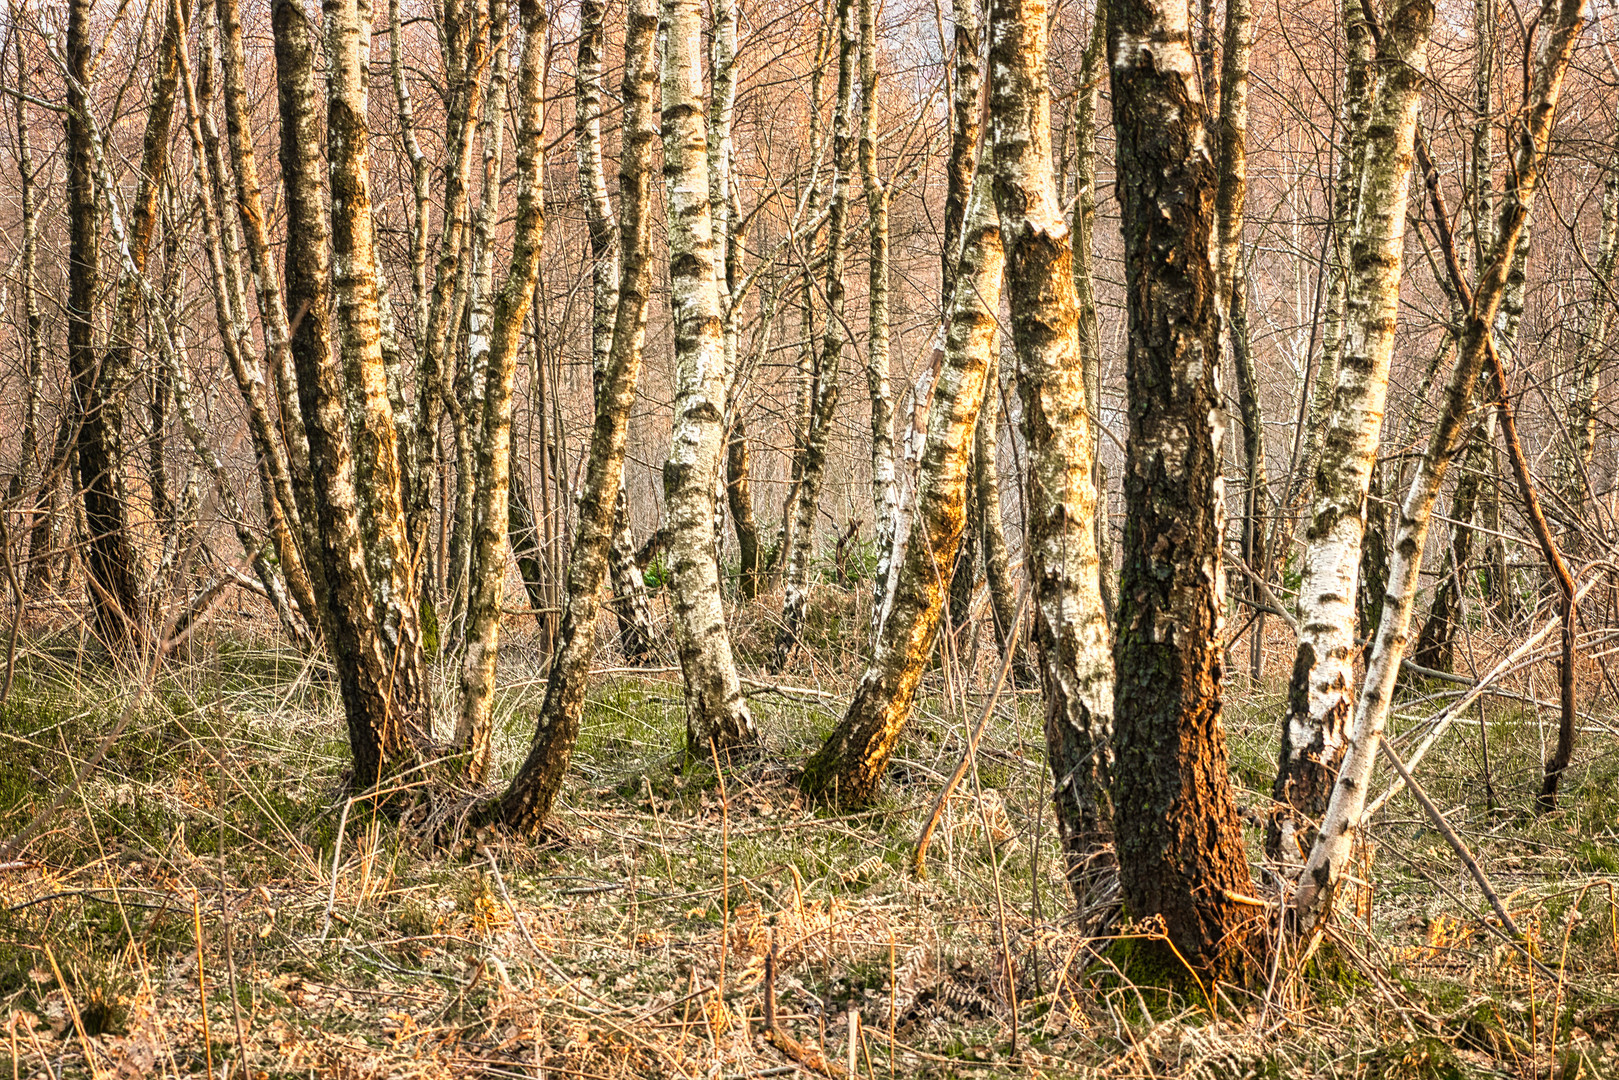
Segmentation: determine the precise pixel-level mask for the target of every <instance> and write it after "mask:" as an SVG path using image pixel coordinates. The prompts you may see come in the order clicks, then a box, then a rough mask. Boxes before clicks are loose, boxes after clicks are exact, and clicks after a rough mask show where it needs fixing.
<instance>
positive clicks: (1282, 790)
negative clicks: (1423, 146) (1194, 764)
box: [1265, 0, 1433, 866]
mask: <svg viewBox="0 0 1619 1080" xmlns="http://www.w3.org/2000/svg"><path fill="white" fill-rule="evenodd" d="M1432 20H1433V7H1432V3H1431V0H1405V2H1404V3H1402V4H1401V5H1400V6H1399V7H1397V8H1395V9H1394V10H1393V12H1392V13H1391V19H1390V23H1391V25H1392V26H1395V27H1397V28H1398V32H1397V33H1394V34H1391V35H1389V36H1388V37H1385V38H1384V39H1383V40H1382V42H1381V44H1380V46H1379V48H1378V49H1377V54H1376V57H1375V59H1374V60H1373V67H1372V74H1371V78H1372V82H1373V91H1372V97H1371V101H1370V102H1369V104H1368V107H1367V119H1366V126H1365V133H1366V144H1365V146H1364V147H1362V148H1361V149H1360V150H1359V152H1358V154H1357V156H1358V157H1359V158H1360V159H1361V162H1362V164H1361V175H1360V177H1359V180H1358V183H1357V192H1358V194H1357V196H1356V199H1357V206H1358V207H1359V209H1358V212H1357V213H1356V216H1355V221H1354V226H1353V228H1352V229H1351V232H1350V235H1349V238H1348V242H1349V253H1348V266H1349V270H1348V277H1347V285H1346V290H1347V291H1346V296H1347V299H1346V301H1345V311H1346V315H1345V320H1344V338H1343V352H1342V357H1341V359H1340V362H1339V364H1338V377H1337V384H1336V386H1335V388H1334V392H1333V399H1332V410H1331V413H1330V414H1329V416H1328V418H1327V427H1326V429H1325V431H1324V432H1323V434H1322V444H1321V453H1320V457H1319V459H1318V464H1317V466H1316V476H1315V500H1314V504H1313V506H1312V507H1311V512H1310V525H1309V529H1308V531H1307V534H1306V535H1307V542H1306V547H1305V552H1304V577H1303V580H1302V582H1301V583H1300V585H1299V602H1298V622H1299V631H1298V651H1297V654H1296V656H1295V658H1294V662H1293V674H1292V681H1291V683H1290V685H1289V691H1288V709H1287V714H1286V716H1285V717H1284V718H1283V721H1282V747H1281V754H1280V760H1279V762H1278V764H1277V770H1276V780H1275V783H1274V785H1273V787H1272V791H1271V797H1272V810H1271V820H1270V823H1269V825H1268V826H1267V828H1266V841H1265V846H1266V850H1267V852H1268V853H1269V854H1270V856H1271V857H1272V858H1278V859H1282V860H1284V861H1285V862H1287V863H1290V864H1293V865H1295V866H1296V865H1297V864H1298V862H1299V861H1300V860H1301V859H1302V858H1303V857H1304V855H1305V853H1306V852H1307V851H1308V850H1309V847H1310V844H1311V843H1312V842H1313V840H1314V837H1313V835H1312V834H1311V832H1310V826H1309V823H1310V822H1314V821H1319V820H1320V818H1321V814H1322V813H1323V812H1324V811H1325V810H1326V808H1327V799H1328V797H1329V796H1330V794H1331V791H1332V783H1333V777H1334V776H1336V775H1337V772H1338V763H1339V761H1340V760H1341V759H1342V756H1343V752H1344V737H1345V730H1346V728H1347V726H1348V723H1349V717H1350V711H1351V708H1352V707H1353V702H1354V689H1353V680H1354V676H1355V673H1354V665H1355V659H1356V656H1355V652H1356V650H1355V636H1356V634H1355V630H1356V608H1357V605H1356V597H1357V588H1356V586H1357V582H1358V581H1359V577H1360V568H1361V554H1362V540H1363V539H1364V538H1365V533H1366V517H1367V514H1366V509H1367V505H1366V504H1367V493H1368V491H1369V490H1370V486H1371V481H1372V468H1373V464H1374V462H1375V460H1376V457H1377V446H1378V439H1379V436H1380V434H1381V431H1382V425H1383V406H1384V400H1385V398H1386V396H1387V394H1388V380H1389V361H1390V358H1391V357H1392V355H1393V350H1394V331H1395V327H1396V323H1397V318H1398V309H1399V295H1400V272H1401V264H1402V263H1401V256H1402V253H1403V248H1404V243H1405V221H1406V203H1407V194H1408V192H1409V190H1410V177H1411V158H1412V143H1413V140H1414V138H1415V135H1416V124H1417V106H1418V104H1419V101H1420V97H1421V90H1422V85H1423V73H1424V71H1425V70H1426V64H1427V53H1428V35H1429V31H1430V28H1431V25H1432ZM1362 22H1364V20H1362ZM1357 32H1359V31H1357ZM1380 597H1381V594H1379V598H1380Z"/></svg>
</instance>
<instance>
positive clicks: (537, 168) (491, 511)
mask: <svg viewBox="0 0 1619 1080" xmlns="http://www.w3.org/2000/svg"><path fill="white" fill-rule="evenodd" d="M491 7H492V9H493V10H497V11H501V12H502V13H504V4H502V3H500V2H498V0H497V3H495V4H493V5H491ZM519 10H520V12H521V18H522V24H523V51H522V59H521V60H520V61H519V64H518V73H517V109H516V115H515V117H514V119H515V120H516V126H517V222H516V227H515V232H514V235H513V238H512V255H511V263H510V265H509V266H508V268H507V271H506V280H505V282H504V284H502V286H501V289H500V294H499V296H498V297H496V298H495V300H494V303H493V304H492V310H491V312H490V317H491V320H492V322H491V325H490V327H489V336H488V340H487V344H486V346H485V355H486V357H487V360H486V364H487V366H486V368H485V379H484V386H483V394H482V402H481V404H482V405H483V418H482V424H481V425H480V426H481V428H482V438H481V439H480V440H479V445H478V492H477V505H476V509H475V512H474V515H473V519H474V522H475V524H474V527H473V557H472V564H473V581H472V585H471V588H470V590H469V592H470V597H469V602H468V605H467V607H468V611H467V637H466V653H465V655H464V657H463V659H462V664H461V711H460V714H459V716H458V718H457V721H456V735H455V744H456V747H457V749H459V750H460V751H462V752H463V753H465V754H466V755H467V763H466V769H467V775H468V777H469V778H470V779H471V780H472V781H473V782H474V783H479V782H481V781H483V780H484V779H485V777H486V776H487V775H488V772H489V755H490V742H491V733H492V720H493V704H494V703H493V697H494V691H495V670H496V663H497V661H498V659H499V656H500V629H501V625H500V624H501V611H500V608H501V597H502V595H503V593H504V592H505V589H504V586H505V583H506V544H507V541H506V536H507V531H508V520H509V519H508V496H509V493H510V483H511V460H512V457H511V431H512V388H513V384H514V382H515V378H516V373H517V354H518V350H519V348H520V346H521V344H522V333H523V324H524V321H525V320H526V319H527V318H528V310H529V304H530V303H531V302H532V301H533V297H534V282H535V280H536V279H537V278H538V276H539V269H540V240H541V236H542V234H543V231H544V228H545V218H544V214H545V190H544V178H545V98H544V93H543V88H544V85H545V45H546V40H545V38H546V24H547V20H546V14H545V6H544V4H543V2H542V0H519ZM498 32H499V41H498V44H497V45H496V47H495V63H496V65H497V66H499V65H500V64H502V59H501V53H503V52H504V48H503V46H504V38H505V37H506V29H505V26H504V25H503V24H502V25H501V26H500V27H499V31H498ZM491 83H493V84H495V85H493V86H492V87H491V90H490V93H489V95H488V98H487V99H486V101H487V102H489V103H491V107H493V104H492V103H495V102H499V103H501V104H503V103H504V101H505V87H504V85H503V84H504V77H503V76H500V75H496V76H495V77H494V78H492V79H491ZM500 124H501V118H500V117H499V116H498V115H497V117H496V119H495V126H496V127H499V126H500ZM488 137H489V136H488V135H486V138H488ZM487 153H489V152H488V151H487V150H486V154H487ZM493 157H494V158H495V160H496V161H497V162H498V160H499V149H498V141H497V146H496V149H495V151H494V153H493ZM486 160H487V158H486ZM498 179H499V170H498V167H497V168H496V169H495V172H494V175H493V177H490V176H488V175H486V177H485V181H486V183H487V182H495V183H497V184H498ZM486 199H487V195H486ZM485 242H486V243H487V242H488V239H487V236H486V237H485ZM486 287H492V284H491V285H490V286H486Z"/></svg>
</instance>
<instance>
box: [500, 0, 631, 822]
mask: <svg viewBox="0 0 1619 1080" xmlns="http://www.w3.org/2000/svg"><path fill="white" fill-rule="evenodd" d="M627 19H628V27H627V29H626V31H625V35H624V39H625V40H624V82H623V95H624V145H623V149H622V150H621V152H620V155H619V181H618V183H619V221H618V233H619V236H618V238H617V240H616V241H615V245H616V246H617V248H618V250H619V252H620V258H621V262H622V266H621V268H620V274H619V279H618V281H616V282H615V283H614V284H613V292H614V296H615V298H616V305H615V306H616V309H617V310H616V313H615V318H614V325H613V329H612V341H611V347H610V349H609V351H608V355H607V357H606V359H605V361H604V363H603V364H602V368H601V371H600V372H599V377H598V379H597V386H596V420H595V426H594V428H593V429H592V431H591V442H590V456H589V458H588V460H587V462H586V465H585V476H584V487H583V490H582V491H581V494H580V499H579V527H578V529H577V531H576V532H575V533H574V542H573V550H572V552H571V554H570V557H569V559H568V598H567V606H566V608H565V610H564V612H563V616H562V625H561V629H560V631H559V634H558V637H557V648H556V653H555V655H554V657H553V658H552V661H551V672H550V675H549V677H548V678H547V680H546V685H545V700H544V703H543V704H542V705H541V706H540V715H539V722H538V725H537V727H536V730H535V733H534V742H533V744H532V745H531V746H530V748H529V752H528V757H527V759H526V760H525V761H524V762H523V765H522V768H521V769H519V770H518V773H517V776H516V778H514V779H513V780H512V784H511V787H510V788H508V789H507V791H506V795H505V798H504V799H502V801H501V804H500V810H499V813H500V816H501V818H502V820H504V821H505V822H506V824H507V825H509V826H510V827H512V828H514V829H516V830H518V831H519V832H523V833H532V832H534V831H535V830H537V829H539V828H540V827H541V826H542V825H543V824H544V822H545V819H546V818H547V817H548V816H549V815H550V813H551V809H552V807H553V806H554V805H555V803H556V797H557V793H558V792H559V791H561V790H562V781H563V778H564V777H565V776H566V775H567V770H568V760H569V758H570V756H571V755H572V753H573V748H574V744H575V743H576V742H577V741H578V739H579V720H580V716H581V714H582V713H583V711H584V703H585V690H586V689H587V688H588V686H589V683H590V661H591V657H592V655H593V654H594V651H595V633H596V615H597V612H598V611H599V610H600V608H599V605H600V600H601V595H602V588H603V585H604V584H605V583H606V581H607V578H608V565H607V563H608V559H609V557H610V550H611V547H612V544H613V543H614V526H615V518H616V517H617V512H616V511H617V507H618V506H619V505H620V504H618V503H617V502H616V500H615V499H614V497H613V493H614V492H617V491H621V490H622V480H623V472H624V440H625V432H626V430H627V429H628V425H629V415H630V409H631V407H632V406H633V404H634V401H635V384H636V380H637V378H638V377H639V375H640V368H641V345H642V341H643V338H644V337H645V333H646V309H647V295H648V291H649V287H650V283H651V265H650V264H651V244H650V236H651V225H652V222H651V218H650V213H649V212H650V209H651V191H652V179H653V148H654V145H655V143H656V141H657V137H658V129H657V119H656V113H655V111H654V104H653V97H652V95H653V91H654V89H655V88H656V86H657V77H658V70H657V61H656V58H655V39H656V36H657V28H658V6H657V3H656V0H632V3H631V4H630V8H629V12H628V15H627Z"/></svg>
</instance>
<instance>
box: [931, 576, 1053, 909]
mask: <svg viewBox="0 0 1619 1080" xmlns="http://www.w3.org/2000/svg"><path fill="white" fill-rule="evenodd" d="M1028 599H1029V594H1028V589H1027V588H1026V586H1025V585H1024V584H1022V583H1021V582H1020V583H1019V584H1018V603H1017V611H1016V613H1015V614H1014V615H1013V616H1012V625H1011V627H1010V628H1009V630H1008V632H1007V635H1006V636H1007V640H1008V641H1015V640H1016V639H1017V628H1018V626H1019V625H1021V624H1022V622H1023V613H1024V610H1025V609H1026V607H1027V606H1028ZM1016 655H1017V650H1016V649H1007V650H1006V655H1005V656H1003V657H1002V658H1001V666H1000V670H999V671H997V672H996V673H995V685H994V686H993V687H992V688H991V689H990V692H989V697H988V698H986V699H985V701H984V708H983V711H982V712H980V713H979V714H978V723H977V725H976V726H975V727H974V728H973V732H972V737H971V738H970V739H969V740H968V741H967V748H966V749H965V750H963V751H962V753H961V761H960V762H959V763H958V764H957V765H956V771H955V772H953V773H951V774H950V779H948V780H946V781H945V782H944V788H943V789H942V790H940V792H939V799H938V801H937V802H935V803H934V804H933V812H932V813H930V814H929V815H928V820H927V824H925V825H923V826H922V832H921V834H920V835H918V836H917V838H916V848H915V850H914V851H912V853H911V872H912V873H914V874H916V876H917V877H926V876H927V857H928V844H929V843H930V842H931V841H932V840H933V831H934V830H935V829H937V828H938V827H939V818H940V817H941V816H943V814H944V807H945V804H946V803H948V802H949V801H950V796H951V795H953V794H954V793H955V790H956V787H957V785H959V784H960V783H961V778H962V777H964V776H966V775H967V768H968V766H969V765H970V764H971V763H972V759H973V755H974V753H975V752H976V751H977V750H978V740H979V739H980V738H982V737H983V734H984V727H985V726H986V725H987V724H988V723H989V717H990V714H991V713H993V712H994V711H995V702H996V701H997V700H998V699H999V698H1000V694H1001V687H1003V686H1005V685H1006V676H1007V674H1008V673H1009V672H1010V671H1011V670H1012V660H1013V658H1014V657H1015V656H1016ZM985 836H986V837H987V836H988V827H987V826H986V828H985Z"/></svg>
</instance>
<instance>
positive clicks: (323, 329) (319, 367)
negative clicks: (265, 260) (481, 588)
mask: <svg viewBox="0 0 1619 1080" xmlns="http://www.w3.org/2000/svg"><path fill="white" fill-rule="evenodd" d="M349 3H350V5H351V7H350V11H351V12H352V10H353V9H352V3H353V0H349ZM333 16H334V21H336V22H337V23H339V25H341V24H343V23H345V22H346V23H347V31H348V32H347V34H346V35H342V36H340V38H339V40H337V41H336V42H334V45H335V49H334V51H335V53H336V54H337V55H335V56H334V57H333V59H334V60H337V61H339V62H340V63H341V66H343V68H344V73H343V75H340V76H339V77H338V84H337V87H336V89H337V90H338V91H339V92H342V91H347V94H348V100H347V102H346V103H344V102H342V101H341V100H340V103H339V106H338V107H339V109H342V107H343V104H347V105H348V106H349V107H350V108H352V107H353V105H355V104H357V102H356V100H355V99H356V97H358V96H359V94H360V93H361V92H362V91H361V90H360V88H359V87H358V86H357V85H356V83H357V75H358V67H359V63H358V61H359V53H358V36H359V35H358V33H357V29H356V27H355V22H356V21H357V20H356V19H355V18H354V16H353V15H352V14H350V15H348V17H347V18H346V19H345V18H344V17H343V16H344V13H342V12H341V11H335V12H333ZM272 27H273V31H274V36H275V53H276V82H277V88H278V90H279V94H278V100H279V102H280V112H281V150H280V157H281V178H282V185H283V195H284V199H285V203H286V215H287V244H286V273H285V282H286V284H285V291H286V309H287V311H289V312H291V313H294V314H295V316H296V317H295V318H290V319H289V328H290V330H291V334H290V339H289V350H290V354H291V357H292V362H293V366H294V369H295V372H296V382H297V389H298V403H299V407H300V411H301V415H302V417H303V422H304V427H305V430H306V433H307V437H308V440H309V457H310V464H311V470H310V471H311V475H312V478H313V484H314V488H315V492H316V496H317V497H316V500H315V505H316V512H317V515H318V529H317V534H318V536H319V540H320V549H319V558H320V561H321V567H322V571H323V577H324V580H325V582H326V595H325V598H324V603H323V604H322V606H321V618H322V622H323V628H324V631H325V637H326V641H327V645H328V648H329V649H330V650H331V656H332V661H333V664H334V666H335V667H336V669H337V676H338V685H339V689H340V690H341V693H342V698H343V708H344V713H345V715H346V718H347V721H348V729H349V746H350V749H351V751H352V753H353V757H354V777H353V782H354V785H355V787H357V788H359V789H361V790H364V789H366V788H369V787H371V786H372V785H374V784H377V783H379V782H381V781H382V780H383V779H385V778H386V777H388V776H391V775H393V774H394V773H395V772H397V771H398V770H400V769H401V768H404V767H406V766H408V764H409V763H410V762H411V761H412V760H413V757H414V750H415V747H414V745H413V742H414V739H413V737H412V736H413V735H414V736H418V737H419V736H421V735H422V734H423V731H422V729H423V728H424V727H425V721H426V714H425V704H426V703H425V700H424V699H423V698H422V697H420V696H419V695H420V690H421V687H420V684H419V683H416V684H412V683H411V682H410V681H409V680H408V679H406V680H399V679H397V678H396V677H395V676H396V671H395V667H396V664H397V663H398V662H399V658H400V656H401V654H402V649H401V646H402V645H404V642H400V641H390V640H389V639H388V637H387V636H386V635H385V633H384V630H383V627H382V625H381V622H382V618H383V615H382V613H381V612H379V611H378V610H377V606H376V599H375V595H374V593H373V591H372V588H371V581H370V574H369V566H368V565H367V560H366V547H367V545H368V544H369V543H370V540H371V539H372V538H371V536H370V535H368V533H369V529H367V528H366V527H365V526H364V525H363V524H362V519H361V494H360V492H359V490H358V483H359V481H358V478H357V471H356V466H355V463H354V460H353V459H354V455H355V452H356V451H355V445H354V442H353V441H352V438H351V433H350V431H349V425H348V414H347V402H346V400H345V392H344V390H345V388H344V380H345V375H346V373H345V372H344V371H343V369H342V368H341V367H340V366H339V365H338V363H337V360H336V358H335V355H334V351H333V348H332V330H333V326H332V323H333V312H332V308H331V304H330V300H329V296H330V293H331V290H330V283H331V277H332V267H331V263H332V252H331V224H330V222H329V221H328V218H327V213H326V206H325V190H324V189H325V184H324V183H323V182H322V177H321V171H320V160H321V155H320V141H319V116H318V113H317V108H316V106H317V102H318V101H319V97H318V91H317V89H316V83H315V75H314V72H315V56H314V48H313V45H312V41H311V35H310V33H309V21H308V19H307V17H306V16H305V14H304V12H303V10H302V8H301V6H300V5H299V4H298V3H297V0H277V2H276V4H275V5H274V7H273V8H272ZM361 115H363V114H360V113H354V112H349V113H348V114H347V115H343V116H339V117H338V126H339V129H340V132H339V134H338V136H337V138H338V156H336V157H334V168H340V169H342V170H343V172H344V173H345V175H344V180H345V181H346V182H347V183H348V185H349V190H348V192H347V194H348V196H349V198H350V199H351V200H352V199H353V198H354V196H355V194H356V192H355V191H354V185H355V184H356V182H357V179H358V178H357V177H356V175H355V173H356V170H355V168H354V162H353V161H352V160H347V161H342V162H341V164H336V162H337V161H339V160H340V159H341V157H342V156H343V155H344V154H345V153H347V154H352V153H354V152H355V149H356V148H355V147H354V146H353V144H352V142H349V143H348V145H347V146H345V145H344V140H345V136H346V137H347V138H348V139H352V138H353V137H354V136H355V134H356V133H355V131H354V130H353V129H354V125H355V123H356V122H358V121H359V120H360V117H361ZM345 121H347V125H346V128H345ZM362 130H363V129H362ZM334 205H335V206H336V207H337V212H338V213H352V212H353V211H354V209H355V208H354V207H353V206H352V204H351V203H345V202H344V201H337V200H334ZM366 205H367V207H368V203H367V204H366ZM354 227H355V226H354V223H352V222H351V223H350V225H349V237H348V241H347V245H346V251H345V254H351V253H352V252H354V250H355V237H354V235H353V232H354ZM368 240H369V237H368V238H367V241H368ZM364 250H366V251H370V250H371V247H370V244H369V242H367V243H366V244H365V245H364ZM347 269H348V277H349V280H348V288H349V291H350V296H351V298H352V295H353V293H354V292H356V291H358V283H357V282H356V281H355V280H354V268H353V266H352V265H351V266H349V267H348V268H347ZM354 314H355V313H352V312H351V313H350V316H349V318H351V319H352V318H353V317H354ZM374 319H375V315H374V311H373V325H374ZM358 344H359V343H358V342H356V343H353V345H351V348H352V349H353V350H354V351H353V352H351V359H358V360H360V361H361V362H362V363H363V362H366V361H367V360H369V361H370V362H372V363H374V364H376V365H377V366H378V367H380V359H381V358H380V350H377V349H375V348H374V347H373V349H372V350H369V352H370V355H369V357H367V356H365V355H364V354H363V353H362V354H360V355H355V354H356V353H359V352H360V350H359V349H358V348H356V347H355V346H357V345H358ZM378 374H379V375H380V372H378ZM376 381H378V382H380V379H379V380H376ZM392 434H393V428H392V424H391V423H390V424H389V425H387V428H386V434H385V435H383V434H380V433H379V435H378V439H379V440H380V439H390V440H391V438H392ZM378 449H379V447H378V446H376V445H375V443H373V445H372V447H371V450H372V451H376V450H378ZM417 655H418V656H419V653H418V654H417ZM406 659H407V662H408V659H409V658H408V657H407V658H406Z"/></svg>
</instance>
